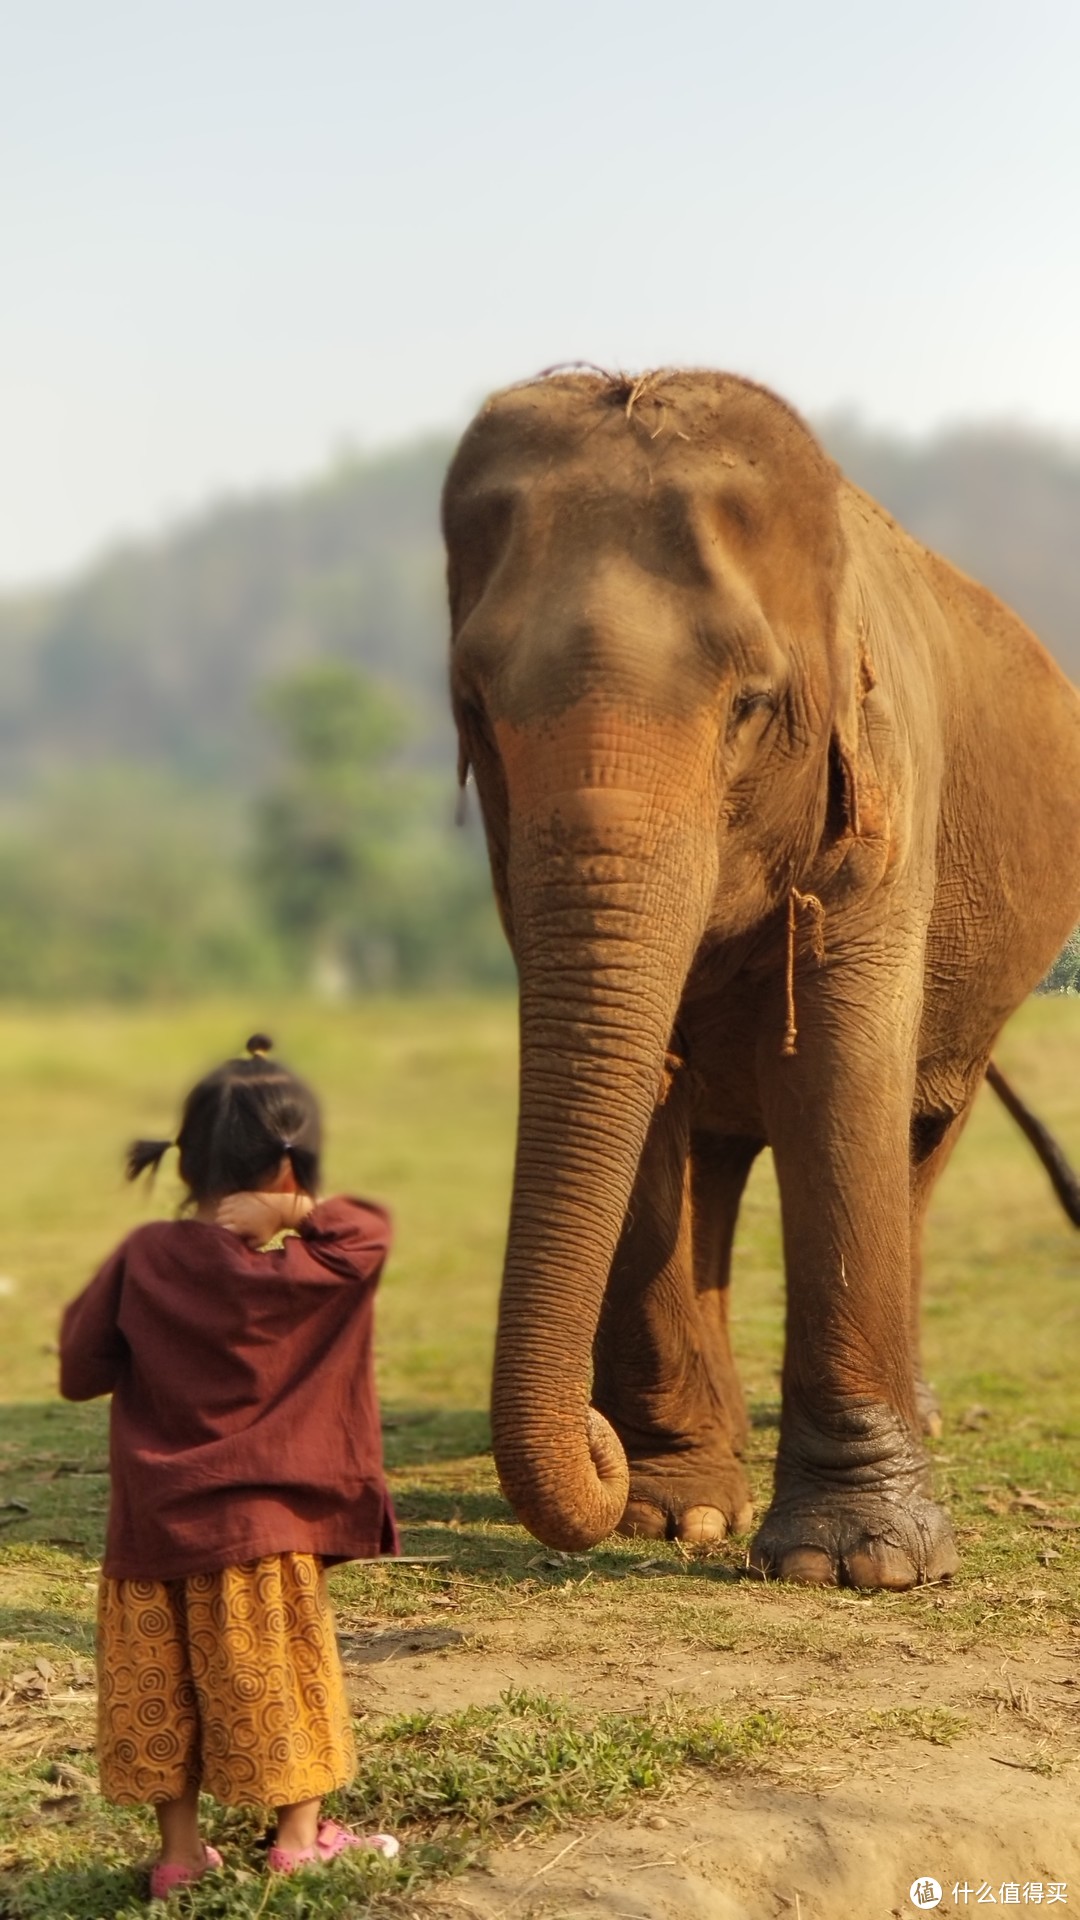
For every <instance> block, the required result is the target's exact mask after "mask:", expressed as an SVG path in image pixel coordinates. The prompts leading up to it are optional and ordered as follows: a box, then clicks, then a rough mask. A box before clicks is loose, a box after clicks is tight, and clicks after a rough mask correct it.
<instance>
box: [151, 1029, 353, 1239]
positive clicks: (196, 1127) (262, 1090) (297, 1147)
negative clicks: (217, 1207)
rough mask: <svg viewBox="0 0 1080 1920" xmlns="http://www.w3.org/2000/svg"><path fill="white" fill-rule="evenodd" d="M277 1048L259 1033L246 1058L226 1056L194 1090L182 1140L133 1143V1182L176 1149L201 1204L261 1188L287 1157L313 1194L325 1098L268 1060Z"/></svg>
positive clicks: (185, 1177)
mask: <svg viewBox="0 0 1080 1920" xmlns="http://www.w3.org/2000/svg"><path fill="white" fill-rule="evenodd" d="M272 1045H273V1042H272V1041H271V1040H269V1039H268V1038H267V1036H266V1035H265V1034H264V1033H253V1034H252V1036H251V1039H250V1040H249V1041H248V1043H247V1053H246V1056H244V1057H241V1058H239V1059H236V1060H226V1062H225V1064H224V1066H221V1067H215V1068H214V1071H213V1072H212V1073H208V1074H206V1075H205V1076H204V1077H203V1079H201V1080H200V1081H199V1083H198V1086H195V1087H192V1089H191V1092H190V1093H189V1094H188V1097H187V1099H186V1100H185V1102H184V1111H183V1115H182V1117H181V1121H180V1131H179V1133H178V1134H177V1136H176V1139H175V1140H133V1141H132V1143H131V1146H130V1147H129V1148H128V1151H127V1163H126V1164H127V1176H128V1179H129V1180H137V1179H138V1177H139V1175H140V1173H143V1172H145V1170H146V1168H147V1167H153V1168H155V1169H156V1168H157V1166H158V1165H159V1163H160V1161H161V1160H162V1158H163V1156H164V1155H165V1154H166V1153H167V1152H168V1150H169V1148H170V1147H172V1146H176V1147H179V1149H180V1178H181V1180H182V1181H183V1182H184V1185H185V1186H186V1187H187V1189H188V1192H189V1194H190V1195H191V1198H192V1200H193V1201H195V1203H196V1204H198V1203H199V1202H201V1201H204V1200H218V1199H220V1198H221V1197H222V1196H223V1195H224V1194H227V1193H244V1192H250V1191H252V1190H253V1189H257V1188H258V1186H259V1184H260V1181H262V1180H266V1179H271V1178H272V1177H273V1176H274V1174H275V1173H276V1172H277V1169H278V1167H279V1166H280V1165H281V1161H282V1158H285V1159H287V1160H288V1162H289V1164H290V1166H291V1167H292V1170H293V1174H294V1176H295V1179H296V1184H297V1186H298V1187H299V1188H300V1190H301V1192H303V1193H310V1194H312V1195H314V1194H315V1193H316V1192H317V1190H318V1185H319V1151H320V1148H321V1145H322V1122H321V1119H320V1115H319V1105H318V1101H317V1100H316V1098H315V1095H314V1094H313V1093H312V1091H311V1089H310V1087H308V1086H305V1084H304V1082H303V1081H302V1080H298V1079H297V1077H296V1075H295V1074H294V1073H290V1072H289V1069H288V1068H287V1067H286V1066H283V1065H282V1063H281V1061H279V1060H270V1059H268V1058H267V1056H268V1054H269V1053H270V1050H271V1047H272Z"/></svg>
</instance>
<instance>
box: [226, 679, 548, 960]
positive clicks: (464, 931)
mask: <svg viewBox="0 0 1080 1920" xmlns="http://www.w3.org/2000/svg"><path fill="white" fill-rule="evenodd" d="M262 709H263V713H264V716H265V717H266V719H267V720H268V721H269V722H270V724H271V725H272V727H273V728H274V731H275V732H276V734H277V736H278V742H279V748H280V759H279V763H278V767H277V770H276V771H275V773H274V774H273V775H272V777H271V779H270V781H269V783H268V784H267V786H266V787H265V788H264V790H263V791H262V793H261V794H260V795H259V796H258V797H257V800H256V803H255V814H254V837H253V850H252V860H251V872H252V876H253V879H254V883H255V888H256V891H257V894H258V897H259V898H260V900H261V902H262V905H263V911H264V913H265V915H266V918H267V919H268V921H269V922H270V924H271V926H272V927H273V928H274V930H275V933H276V935H277V937H278V939H279V940H280V942H281V943H282V946H283V948H284V950H285V952H286V954H287V956H288V958H289V962H290V965H291V967H292V970H293V972H294V974H295V975H296V976H297V977H299V978H301V979H304V980H306V981H308V982H310V983H312V984H314V985H316V986H317V987H318V988H320V989H321V990H322V991H323V992H327V993H334V992H338V993H344V992H347V991H348V990H349V989H351V988H352V987H356V986H359V987H383V986H414V985H421V984H441V983H446V984H449V983H454V982H460V981H474V982H477V983H480V982H484V981H500V980H502V981H505V980H506V979H508V978H509V977H510V975H511V971H512V969H511V967H510V964H509V961H508V958H507V956H506V953H505V948H504V945H503V942H502V938H501V935H500V933H499V930H498V926H497V922H496V919H495V914H494V909H493V907H492V904H491V897H490V882H489V881H488V877H487V873H486V870H485V867H484V863H483V860H482V858H481V857H480V853H479V849H478V847H477V846H476V844H475V843H470V842H469V841H468V840H467V839H466V838H465V837H464V836H463V835H460V834H456V833H455V832H454V830H453V826H452V821H451V813H452V789H451V787H450V784H449V780H448V779H447V778H446V777H445V776H438V775H431V774H428V773H425V772H423V771H421V770H417V769H416V768H415V767H413V766H411V765H410V764H409V763H408V760H407V759H406V757H405V756H404V753H403V749H405V748H406V747H407V745H408V743H409V740H410V735H411V728H410V724H409V716H408V715H407V713H406V711H405V710H404V708H403V707H402V705H401V702H400V700H399V699H398V698H397V696H396V695H394V694H391V693H389V692H388V691H387V690H386V688H385V687H383V686H381V685H380V684H379V683H378V682H377V681H375V680H373V679H371V678H370V677H369V676H368V675H366V674H363V673H361V672H360V671H359V669H357V668H355V667H352V666H350V665H348V664H347V663H346V662H344V661H341V660H321V661H318V662H316V663H315V664H313V665H309V666H306V667H303V668H301V669H299V670H298V671H295V672H291V673H289V674H287V675H285V676H284V677H283V678H282V679H279V680H277V681H275V682H274V683H273V684H272V685H271V686H270V687H269V688H268V689H267V691H266V693H265V695H264V698H263V702H262Z"/></svg>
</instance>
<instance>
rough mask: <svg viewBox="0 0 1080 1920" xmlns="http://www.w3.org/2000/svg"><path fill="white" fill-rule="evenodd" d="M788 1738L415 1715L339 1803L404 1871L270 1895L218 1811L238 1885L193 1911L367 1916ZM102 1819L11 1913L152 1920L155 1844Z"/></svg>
mask: <svg viewBox="0 0 1080 1920" xmlns="http://www.w3.org/2000/svg"><path fill="white" fill-rule="evenodd" d="M786 1737H787V1736H786V1732H785V1728H784V1725H783V1722H782V1720H781V1719H780V1718H779V1716H777V1715H775V1714H770V1713H768V1712H763V1713H755V1714H749V1715H745V1716H743V1717H742V1718H739V1719H734V1720H728V1719H724V1718H722V1717H720V1716H718V1715H715V1714H713V1715H710V1714H703V1713H700V1712H695V1711H694V1710H693V1709H691V1708H688V1707H687V1706H686V1705H685V1703H679V1704H675V1703H672V1704H670V1705H668V1706H667V1707H665V1708H663V1709H661V1710H659V1711H652V1712H649V1711H645V1712H641V1713H637V1714H615V1713H602V1714H597V1715H594V1716H592V1717H589V1716H587V1715H585V1714H583V1713H581V1712H580V1711H575V1710H574V1709H573V1708H570V1707H568V1706H566V1705H565V1704H564V1703H562V1702H559V1701H554V1700H549V1699H546V1698H544V1697H543V1696H542V1695H536V1694H528V1693H523V1692H513V1691H510V1692H507V1693H504V1694H503V1696H502V1698H501V1699H500V1700H499V1701H498V1702H496V1703H494V1704H492V1705H491V1706H487V1707H471V1708H467V1709H465V1710H464V1711H462V1712H459V1713H453V1714H445V1715H441V1716H440V1715H436V1714H413V1715H410V1716H407V1717H405V1718H402V1719H399V1720H392V1721H390V1722H388V1723H387V1724H386V1725H385V1726H383V1727H381V1728H379V1729H377V1730H376V1731H375V1732H374V1734H373V1735H372V1736H371V1738H370V1739H369V1741H368V1744H367V1747H366V1751H365V1752H364V1754H363V1757H362V1759H361V1763H360V1767H359V1771H358V1773H357V1777H356V1780H355V1781H354V1783H353V1785H352V1786H351V1787H350V1788H349V1789H348V1791H347V1792H344V1793H340V1794H336V1795H334V1796H333V1797H332V1799H331V1800H330V1801H329V1802H328V1808H329V1810H330V1812H332V1813H334V1814H336V1815H337V1816H338V1817H339V1818H344V1819H346V1820H349V1821H351V1822H352V1823H354V1824H355V1825H356V1826H357V1827H358V1828H360V1829H361V1830H363V1831H365V1832H376V1831H388V1830H389V1831H394V1832H397V1833H399V1834H400V1835H401V1836H402V1838H403V1840H404V1842H405V1849H404V1853H403V1856H402V1858H401V1860H400V1862H398V1863H395V1864H394V1865H389V1864H384V1863H381V1862H349V1863H346V1864H345V1866H344V1868H338V1869H335V1871H334V1873H333V1874H332V1875H323V1874H320V1875H317V1876H314V1877H313V1876H311V1875H302V1876H299V1877H298V1878H297V1879H294V1880H292V1881H289V1882H277V1883H268V1882H267V1881H266V1879H265V1877H263V1876H261V1875H259V1874H257V1873H254V1872H253V1871H252V1867H251V1861H252V1857H253V1856H255V1857H257V1843H258V1838H259V1833H258V1827H257V1825H256V1824H255V1823H254V1822H253V1821H252V1819H251V1817H250V1816H247V1815H244V1814H238V1813H235V1812H228V1811H226V1810H224V1809H214V1808H213V1807H212V1805H209V1804H208V1807H207V1812H208V1821H207V1832H208V1835H209V1837H210V1839H211V1840H213V1841H214V1842H215V1843H216V1844H217V1845H218V1846H219V1847H220V1848H221V1850H222V1852H223V1854H224V1855H225V1856H226V1871H225V1873H224V1874H222V1875H215V1876H214V1878H213V1880H211V1881H209V1882H207V1883H206V1884H205V1885H203V1886H200V1887H198V1888H196V1889H193V1890H192V1892H191V1893H190V1894H189V1895H186V1896H185V1897H184V1901H183V1906H182V1909H180V1910H181V1911H183V1912H185V1913H188V1914H191V1915H199V1916H200V1917H205V1920H210V1916H216V1915H219V1914H220V1915H225V1914H228V1915H237V1916H239V1915H246V1914H251V1915H260V1916H263V1915H265V1916H278V1915H287V1914H288V1915H292V1914H295V1913H297V1912H300V1913H305V1912H309V1911H311V1906H309V1905H306V1904H305V1902H312V1901H313V1899H317V1911H318V1912H319V1913H320V1914H327V1915H339V1914H340V1915H348V1914H355V1913H358V1912H360V1911H369V1910H370V1906H369V1903H371V1902H372V1901H377V1902H379V1903H380V1904H381V1903H382V1902H383V1901H385V1900H386V1899H387V1897H388V1896H390V1895H392V1894H394V1893H407V1892H408V1891H409V1890H410V1889H411V1888H412V1887H413V1886H415V1885H416V1884H418V1883H419V1882H422V1881H423V1880H425V1879H428V1878H430V1877H432V1876H433V1875H435V1874H438V1875H446V1874H450V1873H453V1872H455V1871H458V1870H459V1869H460V1868H461V1867H463V1866H466V1865H469V1864H470V1863H471V1862H472V1861H474V1860H475V1859H477V1858H478V1856H479V1854H480V1851H481V1848H482V1847H483V1845H484V1844H485V1843H486V1842H490V1841H492V1840H498V1839H500V1838H510V1837H511V1836H512V1835H515V1834H522V1833H526V1832H528V1831H546V1830H548V1829H550V1828H552V1827H558V1826H561V1825H563V1824H564V1823H565V1822H567V1821H569V1820H581V1819H589V1818H595V1817H598V1816H600V1815H604V1814H612V1813H616V1812H618V1811H619V1810H620V1809H621V1808H622V1807H623V1806H624V1805H625V1804H626V1802H627V1801H629V1800H631V1799H633V1798H635V1797H636V1796H638V1795H641V1794H648V1795H655V1794H660V1793H663V1792H664V1791H665V1790H667V1789H668V1788H669V1787H670V1786H671V1785H672V1784H673V1783H674V1781H675V1780H676V1779H677V1778H678V1777H679V1776H680V1775H681V1774H683V1773H685V1772H686V1771H688V1770H689V1769H691V1768H699V1769H707V1770H708V1771H710V1772H711V1773H718V1772H726V1771H728V1770H730V1769H731V1768H732V1767H735V1766H738V1767H741V1768H743V1769H746V1768H753V1767H755V1766H756V1765H757V1764H758V1763H759V1762H761V1761H762V1760H763V1759H766V1758H768V1757H769V1756H771V1755H773V1754H775V1753H776V1752H778V1751H779V1750H781V1749H782V1748H783V1746H784V1745H785V1741H786ZM35 1794H36V1795H38V1796H39V1805H40V1804H41V1801H40V1795H41V1786H40V1784H35V1782H34V1781H33V1779H31V1780H29V1781H28V1782H26V1783H25V1784H24V1788H23V1797H24V1800H25V1801H26V1803H27V1805H28V1806H29V1804H30V1803H32V1801H33V1799H34V1796H35ZM93 1811H94V1814H95V1815H96V1829H97V1849H98V1853H99V1860H98V1861H96V1862H95V1863H94V1864H92V1865H90V1866H89V1867H87V1866H81V1867H79V1866H75V1865H69V1866H66V1867H64V1868H62V1869H61V1870H60V1871H59V1872H57V1871H56V1869H55V1868H52V1867H50V1866H46V1867H45V1868H44V1869H36V1868H35V1866H34V1864H33V1848H32V1847H31V1848H29V1849H28V1855H29V1858H28V1861H27V1864H26V1865H25V1866H24V1870H23V1872H22V1874H21V1875H20V1878H19V1881H18V1884H17V1886H16V1888H15V1889H14V1890H13V1892H12V1893H11V1894H10V1895H9V1896H8V1904H7V1907H6V1909H5V1910H6V1911H7V1912H8V1913H10V1915H11V1916H12V1917H13V1920H16V1917H17V1920H31V1917H32V1916H38V1915H49V1916H52V1917H53V1920H59V1917H60V1916H63V1920H99V1916H100V1915H101V1914H103V1913H109V1914H113V1915H116V1916H118V1917H120V1920H128V1916H133V1915H136V1914H138V1913H139V1912H140V1911H141V1907H140V1904H139V1901H140V1894H141V1893H142V1891H143V1887H144V1882H145V1875H144V1874H142V1873H140V1872H139V1871H138V1870H136V1869H133V1868H132V1867H131V1866H130V1864H128V1860H127V1857H126V1856H127V1854H129V1853H130V1849H131V1843H132V1839H133V1837H135V1835H136V1834H137V1835H138V1837H139V1838H140V1839H143V1840H148V1839H149V1833H148V1831H147V1826H146V1822H145V1820H143V1821H140V1820H139V1819H138V1818H137V1817H133V1816H131V1815H127V1816H124V1815H119V1814H118V1813H117V1811H116V1809H115V1808H111V1807H108V1806H107V1805H106V1803H105V1802H104V1801H99V1802H98V1803H97V1805H96V1807H95V1808H94V1810H93ZM45 1851H46V1853H47V1852H48V1849H45ZM238 1854H239V1863H238V1860H237V1855H238ZM229 1856H231V1857H229ZM298 1899H299V1905H298ZM171 1910H173V1911H176V1910H177V1909H176V1908H175V1907H174V1908H173V1909H171Z"/></svg>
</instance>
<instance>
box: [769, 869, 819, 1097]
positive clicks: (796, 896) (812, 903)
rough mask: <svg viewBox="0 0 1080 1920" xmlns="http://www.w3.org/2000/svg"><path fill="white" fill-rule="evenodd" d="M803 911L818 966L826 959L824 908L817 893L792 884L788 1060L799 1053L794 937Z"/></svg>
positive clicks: (787, 982) (786, 1034)
mask: <svg viewBox="0 0 1080 1920" xmlns="http://www.w3.org/2000/svg"><path fill="white" fill-rule="evenodd" d="M800 913H808V914H809V915H810V951H811V953H812V954H813V956H814V959H815V960H816V961H817V963H818V966H819V967H820V966H821V964H822V962H823V961H824V959H825V909H824V907H823V906H822V904H821V901H820V900H819V899H818V897H817V894H816V893H800V892H799V889H798V887H792V889H791V892H790V893H789V894H788V907H787V967H786V970H785V986H786V988H787V1025H786V1026H785V1028H784V1043H783V1046H782V1047H781V1048H780V1055H781V1058H782V1059H785V1060H790V1058H791V1056H792V1055H793V1054H794V1053H795V1052H797V1048H796V1045H795V1042H796V1039H797V1037H798V1031H799V1029H798V1027H797V1025H796V1022H795V938H796V935H797V933H798V924H799V914H800Z"/></svg>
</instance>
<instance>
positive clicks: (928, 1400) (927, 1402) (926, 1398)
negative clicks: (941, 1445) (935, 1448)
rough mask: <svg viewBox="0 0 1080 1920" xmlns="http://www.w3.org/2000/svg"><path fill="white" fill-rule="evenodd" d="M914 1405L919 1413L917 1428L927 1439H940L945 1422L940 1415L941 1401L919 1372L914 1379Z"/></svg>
mask: <svg viewBox="0 0 1080 1920" xmlns="http://www.w3.org/2000/svg"><path fill="white" fill-rule="evenodd" d="M915 1407H916V1411H917V1412H918V1415H919V1428H920V1431H921V1432H922V1433H924V1434H925V1435H926V1438H927V1439H928V1440H940V1439H941V1436H942V1434H943V1433H944V1431H945V1422H944V1420H943V1419H942V1417H941V1402H940V1401H939V1399H938V1397H937V1394H936V1393H935V1392H934V1389H933V1387H932V1386H931V1385H930V1382H929V1381H928V1380H924V1379H923V1377H922V1374H921V1373H920V1374H919V1376H918V1378H917V1379H916V1381H915Z"/></svg>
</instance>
